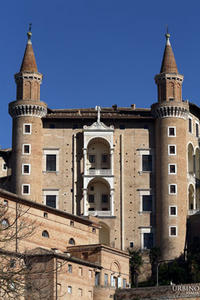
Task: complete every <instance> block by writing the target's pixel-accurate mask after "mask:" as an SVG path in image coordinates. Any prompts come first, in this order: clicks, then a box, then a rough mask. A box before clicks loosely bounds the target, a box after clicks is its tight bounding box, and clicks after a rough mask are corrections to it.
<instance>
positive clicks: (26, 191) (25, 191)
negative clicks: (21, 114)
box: [22, 184, 30, 195]
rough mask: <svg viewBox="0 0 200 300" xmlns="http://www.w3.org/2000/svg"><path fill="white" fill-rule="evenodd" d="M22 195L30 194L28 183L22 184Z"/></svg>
mask: <svg viewBox="0 0 200 300" xmlns="http://www.w3.org/2000/svg"><path fill="white" fill-rule="evenodd" d="M22 195H30V184H22Z"/></svg>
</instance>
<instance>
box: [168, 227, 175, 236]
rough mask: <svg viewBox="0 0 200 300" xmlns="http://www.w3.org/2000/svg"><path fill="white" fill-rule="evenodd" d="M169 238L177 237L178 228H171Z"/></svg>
mask: <svg viewBox="0 0 200 300" xmlns="http://www.w3.org/2000/svg"><path fill="white" fill-rule="evenodd" d="M169 236H177V227H176V226H170V227H169Z"/></svg>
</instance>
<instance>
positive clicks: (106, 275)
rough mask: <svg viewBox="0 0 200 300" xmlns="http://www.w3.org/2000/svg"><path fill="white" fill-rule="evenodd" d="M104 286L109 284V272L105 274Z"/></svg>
mask: <svg viewBox="0 0 200 300" xmlns="http://www.w3.org/2000/svg"><path fill="white" fill-rule="evenodd" d="M104 286H108V274H104Z"/></svg>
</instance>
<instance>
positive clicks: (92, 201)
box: [88, 194, 94, 203]
mask: <svg viewBox="0 0 200 300" xmlns="http://www.w3.org/2000/svg"><path fill="white" fill-rule="evenodd" d="M88 202H89V203H94V195H93V194H90V195H88Z"/></svg>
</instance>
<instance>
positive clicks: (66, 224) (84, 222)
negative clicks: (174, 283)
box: [0, 190, 129, 300]
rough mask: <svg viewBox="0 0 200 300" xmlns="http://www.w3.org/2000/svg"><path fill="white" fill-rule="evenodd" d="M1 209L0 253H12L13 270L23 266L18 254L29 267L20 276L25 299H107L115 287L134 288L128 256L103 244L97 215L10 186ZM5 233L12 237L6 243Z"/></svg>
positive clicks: (0, 202)
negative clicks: (56, 205) (84, 214)
mask: <svg viewBox="0 0 200 300" xmlns="http://www.w3.org/2000/svg"><path fill="white" fill-rule="evenodd" d="M0 208H1V209H0V212H1V218H0V221H1V226H2V227H1V228H2V229H3V230H2V232H1V238H0V243H1V245H0V250H1V251H0V252H1V253H0V254H2V253H3V254H5V253H7V255H8V257H11V261H12V264H13V266H12V267H11V270H12V268H17V267H18V266H17V263H13V262H15V258H17V257H18V258H20V260H23V261H24V262H25V263H26V266H27V268H26V271H24V277H23V276H21V277H18V278H20V279H21V280H22V281H24V285H22V287H21V289H20V292H21V293H22V298H21V299H30V300H33V299H52V300H53V299H63V300H64V299H68V297H70V298H69V299H72V300H73V299H74V300H75V299H77V298H78V297H81V299H83V300H88V299H95V300H105V299H110V298H112V297H113V295H114V293H115V290H116V288H119V287H124V288H126V287H128V286H129V255H128V254H127V253H126V252H124V251H121V250H118V249H114V248H111V247H109V246H106V245H102V244H99V229H100V225H99V224H98V219H96V218H94V217H88V218H82V217H78V216H74V215H71V214H69V213H66V212H63V211H59V210H56V209H53V208H51V207H48V206H45V205H42V204H38V203H36V202H32V201H30V200H26V199H24V198H20V197H18V196H16V195H15V194H12V193H9V192H6V191H5V190H0ZM4 208H5V209H4ZM2 212H3V213H2ZM3 236H5V237H6V238H7V237H8V236H9V237H10V236H12V238H11V239H10V238H9V240H8V241H7V242H5V240H6V239H4V240H3V238H2V237H3ZM0 259H1V255H0ZM13 270H14V269H13ZM27 270H28V271H27ZM9 271H10V270H9ZM11 283H12V280H11ZM13 285H14V286H15V281H14V280H13ZM22 288H23V289H24V290H22ZM11 292H12V290H11ZM1 293H2V294H3V290H1V288H0V295H1ZM3 299H7V298H6V296H4V297H3ZM8 299H9V298H8Z"/></svg>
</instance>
